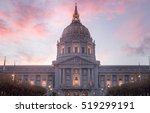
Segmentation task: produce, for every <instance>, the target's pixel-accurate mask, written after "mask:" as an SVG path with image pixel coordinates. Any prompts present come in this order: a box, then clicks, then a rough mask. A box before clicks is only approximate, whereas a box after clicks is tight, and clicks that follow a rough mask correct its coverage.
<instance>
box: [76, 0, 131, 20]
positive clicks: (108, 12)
mask: <svg viewBox="0 0 150 113" xmlns="http://www.w3.org/2000/svg"><path fill="white" fill-rule="evenodd" d="M79 5H80V6H84V7H81V10H82V11H81V13H82V15H83V16H86V17H87V16H88V17H91V16H96V15H105V16H106V18H107V19H113V18H114V17H115V16H116V15H122V14H123V13H124V12H125V11H126V9H127V7H128V5H130V3H129V0H126V1H123V0H122V1H118V0H99V1H97V0H87V1H86V2H84V1H81V3H80V4H79Z"/></svg>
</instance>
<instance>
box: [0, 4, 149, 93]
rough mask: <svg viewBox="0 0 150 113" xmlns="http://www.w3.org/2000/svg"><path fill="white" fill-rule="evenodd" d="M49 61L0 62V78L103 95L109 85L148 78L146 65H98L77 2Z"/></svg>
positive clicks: (50, 89)
mask: <svg viewBox="0 0 150 113" xmlns="http://www.w3.org/2000/svg"><path fill="white" fill-rule="evenodd" d="M52 64H53V65H48V66H47V65H46V66H45V65H6V58H5V59H4V65H0V78H1V77H2V76H7V77H8V78H11V79H12V80H13V81H14V80H15V81H17V82H19V83H20V82H21V83H22V82H23V83H30V84H31V85H36V86H42V87H44V88H46V89H47V93H46V95H53V94H55V95H58V96H63V95H66V96H70V95H74V96H88V95H91V96H94V95H106V92H107V90H108V89H109V88H110V87H115V86H121V85H122V84H127V83H133V82H137V81H140V80H142V79H147V78H150V66H148V65H100V61H97V60H96V56H95V41H94V40H93V39H92V37H91V35H90V32H89V30H88V28H86V27H85V26H84V25H83V24H82V23H81V21H80V18H79V13H78V10H77V5H75V11H74V14H73V19H72V22H71V24H70V25H68V26H67V27H66V28H65V29H64V31H63V33H62V36H61V38H60V40H59V41H58V42H57V58H56V60H55V61H53V62H52Z"/></svg>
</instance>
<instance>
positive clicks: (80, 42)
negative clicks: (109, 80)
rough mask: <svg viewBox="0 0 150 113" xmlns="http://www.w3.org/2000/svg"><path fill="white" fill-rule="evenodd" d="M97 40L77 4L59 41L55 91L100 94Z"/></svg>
mask: <svg viewBox="0 0 150 113" xmlns="http://www.w3.org/2000/svg"><path fill="white" fill-rule="evenodd" d="M99 64H100V62H99V61H96V58H95V42H94V41H93V39H92V37H91V35H90V32H89V30H88V29H87V28H86V27H85V26H84V25H82V23H81V22H80V19H79V13H78V10H77V5H75V11H74V14H73V19H72V22H71V24H70V25H68V26H67V27H66V28H65V29H64V31H63V33H62V37H61V38H60V41H58V42H57V59H56V61H54V62H53V65H54V66H55V83H56V84H55V90H57V92H59V93H60V94H62V95H91V94H92V93H96V89H97V88H98V86H97V82H98V81H97V78H96V77H95V76H98V67H99Z"/></svg>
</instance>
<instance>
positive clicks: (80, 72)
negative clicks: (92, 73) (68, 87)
mask: <svg viewBox="0 0 150 113" xmlns="http://www.w3.org/2000/svg"><path fill="white" fill-rule="evenodd" d="M79 77H80V86H83V85H82V68H80V69H79Z"/></svg>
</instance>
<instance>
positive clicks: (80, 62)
mask: <svg viewBox="0 0 150 113" xmlns="http://www.w3.org/2000/svg"><path fill="white" fill-rule="evenodd" d="M59 64H66V65H71V64H73V65H75V64H78V65H89V64H94V62H91V61H89V60H87V59H84V58H81V57H78V56H75V57H72V58H70V59H66V60H64V61H62V62H60V63H59Z"/></svg>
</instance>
